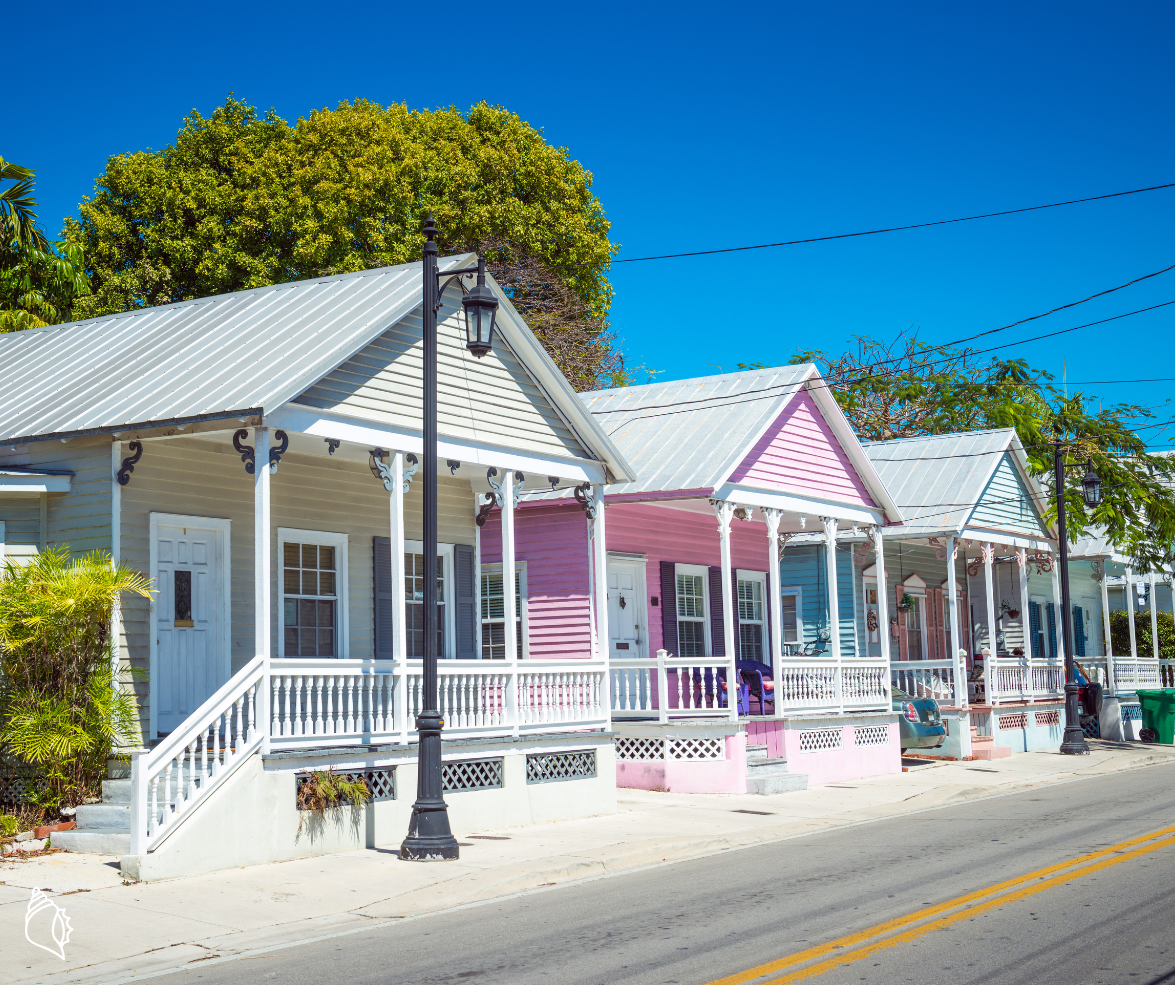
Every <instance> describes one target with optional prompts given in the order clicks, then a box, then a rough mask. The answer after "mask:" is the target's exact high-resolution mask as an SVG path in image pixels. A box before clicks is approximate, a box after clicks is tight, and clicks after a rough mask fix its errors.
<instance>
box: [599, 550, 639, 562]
mask: <svg viewBox="0 0 1175 985" xmlns="http://www.w3.org/2000/svg"><path fill="white" fill-rule="evenodd" d="M608 560H609V561H644V562H646V563H647V562H648V560H649V555H647V554H629V553H627V552H626V551H608Z"/></svg>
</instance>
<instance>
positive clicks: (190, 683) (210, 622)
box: [151, 517, 229, 735]
mask: <svg viewBox="0 0 1175 985" xmlns="http://www.w3.org/2000/svg"><path fill="white" fill-rule="evenodd" d="M185 519H187V518H185ZM190 519H191V520H192V521H193V524H191V525H188V524H186V523H179V524H177V523H170V522H162V521H160V522H155V523H152V527H153V529H154V543H153V544H152V547H153V548H154V550H153V551H152V554H153V557H154V562H155V563H154V572H153V573H154V575H155V586H156V588H157V589H158V592H159V594H158V596H157V598H156V600H155V606H154V626H153V630H154V633H155V661H154V666H153V667H152V668H151V677H152V681H151V683H152V685H153V686H152V688H151V692H152V699H153V700H154V702H155V708H154V709H153V711H154V715H153V717H154V719H155V730H156V732H157V733H158V734H160V735H166V734H167V733H169V732H171V731H173V730H174V729H176V728H177V727H178V726H179V725H181V724H182V723H183V721H184V720H185V719H186V718H187V717H188V716H189V715H190V714H191V713H192V712H194V711H195V710H196V709H197V708H199V707H200V705H202V704H203V703H204V702H205V701H207V700H208V698H210V697H211V696H212V695H213V693H215V691H216V690H217V688H219V687H220V686H221V685H222V684H223V683H224V682H225V681H226V680H228V669H229V654H228V651H227V648H226V646H227V640H226V635H227V634H226V632H225V631H226V629H227V627H228V618H229V614H228V611H227V602H226V593H225V588H226V585H225V573H224V567H225V559H226V558H227V557H228V530H227V524H226V523H225V521H219V523H218V525H217V526H212V525H211V523H213V522H216V521H205V522H208V523H209V524H210V525H209V526H197V525H196V524H198V523H200V519H201V518H199V517H191V518H190ZM220 524H224V526H223V527H222V526H220Z"/></svg>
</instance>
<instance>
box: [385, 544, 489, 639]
mask: <svg viewBox="0 0 1175 985" xmlns="http://www.w3.org/2000/svg"><path fill="white" fill-rule="evenodd" d="M404 553H405V554H421V555H423V554H424V541H422V540H406V541H404ZM453 555H454V551H453V545H452V544H437V557H442V558H444V559H445V566H444V567H445V570H444V571H443V572H442V575H441V578H442V584H443V585H444V592H445V626H444V633H445V652H444V653H442V654H441V655H440V657H439V658H438V659H440V660H452V659H454V658H455V657H456V656H457V639H456V636H455V633H456V629H457V604H456V602H457V599H456V596H455V595H454V594H453V592H454V590H455V588H456V582H455V581H454V580H453V575H454V574H455V572H454V570H453ZM482 568H483V569H484V568H485V565H482ZM405 578H407V572H405ZM404 609H405V618H404V622H405V632H406V631H407V629H406V627H407V622H408V619H407V609H408V600H407V599H404ZM412 659H413V660H419V659H420V658H419V657H412Z"/></svg>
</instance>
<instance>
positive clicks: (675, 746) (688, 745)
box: [669, 739, 726, 759]
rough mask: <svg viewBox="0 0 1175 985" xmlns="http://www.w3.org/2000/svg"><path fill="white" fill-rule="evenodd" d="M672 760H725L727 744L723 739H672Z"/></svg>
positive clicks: (670, 754) (670, 755) (670, 743)
mask: <svg viewBox="0 0 1175 985" xmlns="http://www.w3.org/2000/svg"><path fill="white" fill-rule="evenodd" d="M669 758H670V759H725V758H726V743H725V742H724V741H723V740H722V739H670V740H669Z"/></svg>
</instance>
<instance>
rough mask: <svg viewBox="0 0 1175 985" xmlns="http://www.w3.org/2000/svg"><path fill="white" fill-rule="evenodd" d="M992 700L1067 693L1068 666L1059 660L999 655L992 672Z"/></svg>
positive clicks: (994, 702)
mask: <svg viewBox="0 0 1175 985" xmlns="http://www.w3.org/2000/svg"><path fill="white" fill-rule="evenodd" d="M991 687H992V694H991V695H990V696H989V701H991V703H992V704H999V703H1000V702H1001V701H1040V700H1042V699H1046V700H1054V699H1058V698H1063V697H1064V696H1065V665H1064V664H1063V663H1061V662H1060V661H1058V660H1034V659H1030V658H1023V657H1021V658H1016V657H998V658H996V661H995V664H994V666H993V667H992V672H991Z"/></svg>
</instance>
